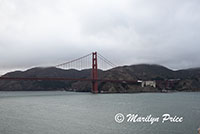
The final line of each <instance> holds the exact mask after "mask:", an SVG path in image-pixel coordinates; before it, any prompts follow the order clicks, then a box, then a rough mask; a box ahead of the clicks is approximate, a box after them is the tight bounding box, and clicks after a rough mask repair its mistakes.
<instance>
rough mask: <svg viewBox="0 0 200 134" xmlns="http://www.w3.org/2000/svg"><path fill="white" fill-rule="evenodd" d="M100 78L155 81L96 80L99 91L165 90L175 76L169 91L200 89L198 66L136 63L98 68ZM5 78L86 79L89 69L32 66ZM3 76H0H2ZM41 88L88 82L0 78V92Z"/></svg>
mask: <svg viewBox="0 0 200 134" xmlns="http://www.w3.org/2000/svg"><path fill="white" fill-rule="evenodd" d="M98 74H99V78H100V79H115V80H142V81H149V80H155V81H156V82H157V85H159V84H160V85H161V86H160V87H159V86H157V87H156V88H153V87H141V85H140V84H136V85H135V84H126V83H120V84H116V83H109V82H108V83H105V82H99V89H100V90H101V91H103V92H159V91H161V90H162V89H166V87H164V86H165V84H166V81H169V80H174V79H178V81H177V82H176V83H175V84H174V85H173V87H172V88H169V90H177V91H200V69H199V68H195V69H186V70H178V71H173V70H170V69H168V68H166V67H164V66H160V65H149V64H139V65H131V66H122V67H116V68H113V69H111V70H107V71H102V70H99V71H98ZM4 76H5V77H22V78H23V77H32V78H40V77H47V78H51V77H54V78H55V77H56V78H90V77H91V70H90V69H88V70H81V71H78V70H74V69H71V70H63V69H59V68H54V67H49V68H32V69H29V70H27V71H23V72H22V71H15V72H10V73H7V74H5V75H4ZM4 76H3V77H4ZM41 90H47V91H49V90H66V91H82V92H88V91H90V90H91V82H80V81H14V80H12V81H7V80H1V81H0V91H41Z"/></svg>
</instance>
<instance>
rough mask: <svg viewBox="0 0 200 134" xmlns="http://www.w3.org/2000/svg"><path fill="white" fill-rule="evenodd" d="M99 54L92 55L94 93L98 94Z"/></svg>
mask: <svg viewBox="0 0 200 134" xmlns="http://www.w3.org/2000/svg"><path fill="white" fill-rule="evenodd" d="M97 72H98V68H97V52H93V53H92V92H93V93H98V82H97V79H98V74H97Z"/></svg>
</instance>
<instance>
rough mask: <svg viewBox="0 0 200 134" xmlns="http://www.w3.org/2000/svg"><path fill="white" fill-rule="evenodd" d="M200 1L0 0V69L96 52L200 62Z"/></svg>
mask: <svg viewBox="0 0 200 134" xmlns="http://www.w3.org/2000/svg"><path fill="white" fill-rule="evenodd" d="M199 13H200V1H199V0H167V1H163V0H151V1H150V0H84V1H83V0H0V54H1V56H0V74H3V73H5V72H7V71H10V70H15V69H22V70H23V69H26V68H30V67H33V66H50V65H55V64H58V63H62V62H64V61H68V60H70V59H73V58H77V57H80V56H83V55H85V54H88V53H90V52H92V51H97V52H99V53H101V55H104V56H105V57H107V58H108V59H110V60H111V61H112V62H113V63H115V64H117V65H130V64H140V63H150V64H161V65H164V66H167V67H169V68H171V69H183V68H193V67H200V62H199V61H200V56H199V53H200V45H199V42H200V38H199V35H200V15H199Z"/></svg>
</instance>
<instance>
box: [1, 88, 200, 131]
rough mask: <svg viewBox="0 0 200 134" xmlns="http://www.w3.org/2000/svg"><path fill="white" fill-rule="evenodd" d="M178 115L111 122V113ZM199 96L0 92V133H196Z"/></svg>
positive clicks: (183, 94) (199, 114)
mask: <svg viewBox="0 0 200 134" xmlns="http://www.w3.org/2000/svg"><path fill="white" fill-rule="evenodd" d="M119 112H120V113H122V114H124V115H127V114H129V113H131V114H139V115H141V116H147V115H150V114H151V115H152V116H154V117H156V116H158V117H160V118H161V117H162V115H163V114H164V113H169V114H170V115H173V116H175V115H176V116H182V117H183V118H184V119H183V122H182V123H170V122H166V123H162V121H159V122H155V123H153V124H150V123H146V122H145V123H144V122H143V123H141V122H140V123H139V122H137V123H133V122H126V119H125V120H124V122H122V123H117V122H115V119H114V116H115V114H117V113H119ZM199 126H200V92H198V93H166V94H165V93H141V94H90V93H73V92H0V134H147V133H148V134H197V128H198V127H199Z"/></svg>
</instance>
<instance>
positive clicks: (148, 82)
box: [141, 81, 156, 88]
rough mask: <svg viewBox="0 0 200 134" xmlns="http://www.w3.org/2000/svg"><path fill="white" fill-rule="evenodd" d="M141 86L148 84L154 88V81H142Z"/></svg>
mask: <svg viewBox="0 0 200 134" xmlns="http://www.w3.org/2000/svg"><path fill="white" fill-rule="evenodd" d="M141 86H142V87H146V86H150V87H154V88H156V81H142V83H141Z"/></svg>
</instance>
